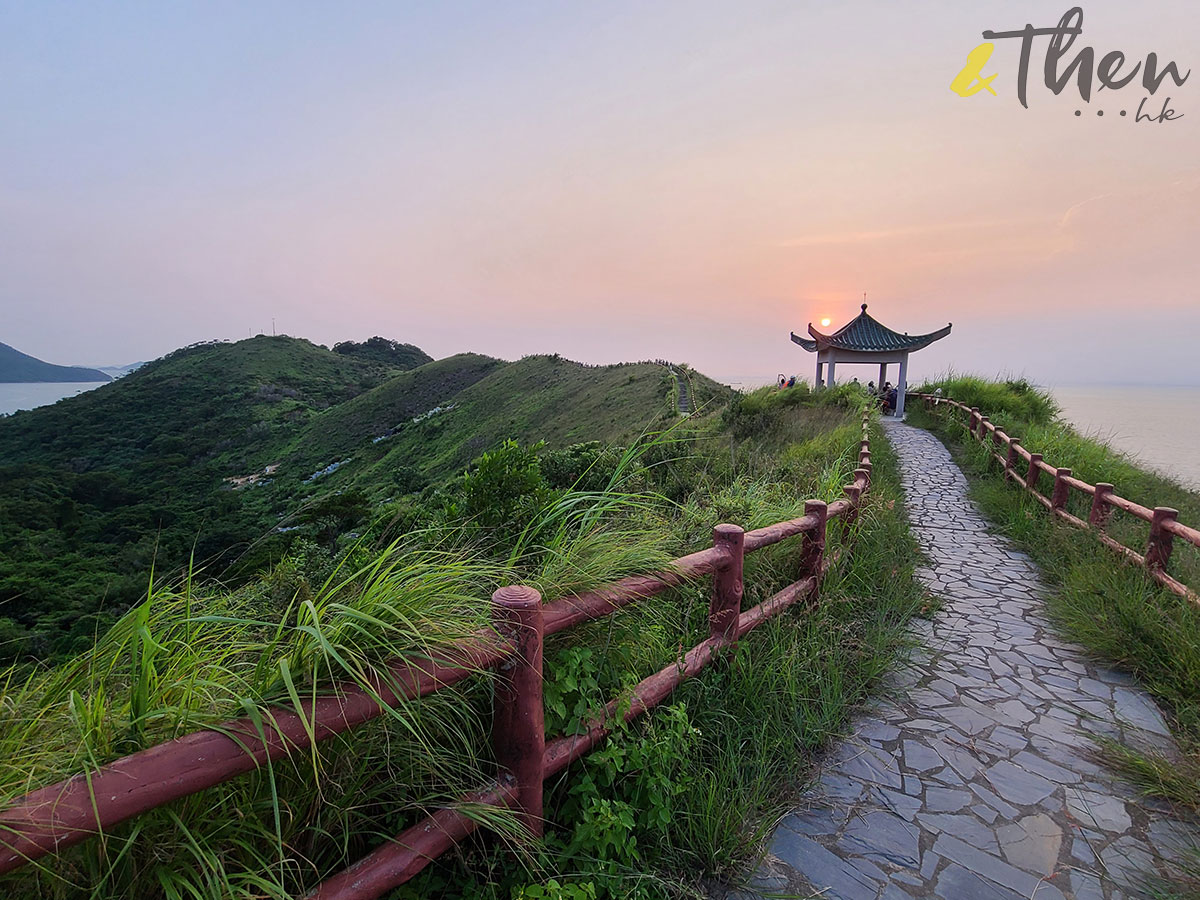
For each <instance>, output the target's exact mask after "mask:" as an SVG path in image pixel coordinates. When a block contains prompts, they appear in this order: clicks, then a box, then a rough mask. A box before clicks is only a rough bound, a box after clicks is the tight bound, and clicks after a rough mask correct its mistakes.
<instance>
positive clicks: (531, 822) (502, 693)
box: [492, 585, 546, 836]
mask: <svg viewBox="0 0 1200 900" xmlns="http://www.w3.org/2000/svg"><path fill="white" fill-rule="evenodd" d="M492 604H493V609H492V615H493V621H494V623H495V627H496V631H497V632H499V634H500V636H501V637H503V638H505V639H507V640H509V641H512V642H513V645H514V650H513V655H512V656H510V657H509V658H508V659H507V660H505V661H504V662H502V663H501V664H500V666H499V678H498V679H497V680H496V688H495V710H494V712H493V724H492V742H493V746H494V748H495V752H496V762H497V763H498V764H499V766H500V769H501V772H502V773H507V774H508V775H509V776H510V777H511V778H513V779H514V780H515V781H516V783H517V800H516V812H517V813H518V815H519V817H520V818H521V821H522V822H523V824H524V825H525V827H526V828H528V829H529V832H530V834H533V835H537V836H541V834H542V825H543V819H542V780H543V778H544V777H545V770H544V768H543V756H544V755H545V751H546V716H545V709H544V707H543V705H542V638H543V636H544V633H545V629H544V625H543V619H542V596H541V594H539V593H538V592H537V591H536V590H534V589H533V588H531V587H524V586H520V585H513V586H510V587H502V588H500V589H499V590H498V591H496V592H495V593H494V594H492Z"/></svg>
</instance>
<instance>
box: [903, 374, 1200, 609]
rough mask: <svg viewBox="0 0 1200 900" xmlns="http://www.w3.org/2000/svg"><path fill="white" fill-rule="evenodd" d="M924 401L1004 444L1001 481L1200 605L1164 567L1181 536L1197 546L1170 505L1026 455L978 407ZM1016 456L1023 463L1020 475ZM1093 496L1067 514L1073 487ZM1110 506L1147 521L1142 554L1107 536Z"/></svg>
mask: <svg viewBox="0 0 1200 900" xmlns="http://www.w3.org/2000/svg"><path fill="white" fill-rule="evenodd" d="M917 396H919V397H921V398H922V399H923V400H924V401H925V408H926V409H929V410H932V411H936V410H937V409H939V408H941V407H945V408H947V409H952V410H957V411H959V412H961V413H963V414H964V415H963V421H961V423H960V424H962V425H963V426H964V427H965V428H966V429H967V433H968V434H970V435H971V437H973V438H975V440H977V441H979V442H980V443H982V444H985V445H986V444H987V443H988V441H989V433H990V441H991V443H992V445H993V446H995V447H1004V448H1006V449H1005V452H1004V453H998V452H996V451H994V450H992V451H990V452H991V455H992V456H993V457H994V458H995V459H996V461H997V462H999V463H1000V465H1001V466H1002V467H1003V469H1004V477H1005V479H1011V480H1012V481H1015V482H1016V483H1018V484H1020V485H1021V486H1022V487H1024V488H1025V490H1027V491H1028V492H1029V493H1030V494H1032V495H1033V497H1034V498H1035V499H1036V500H1037V501H1038V502H1039V503H1040V504H1042V506H1044V507H1046V509H1048V510H1050V512H1051V513H1052V514H1053V515H1055V516H1057V517H1058V518H1060V519H1062V520H1063V521H1064V522H1067V523H1069V524H1071V525H1074V526H1075V527H1076V528H1082V529H1084V530H1087V531H1090V532H1092V533H1093V534H1094V535H1095V536H1096V538H1097V539H1098V540H1099V541H1100V542H1101V543H1102V544H1104V546H1106V547H1108V548H1109V549H1110V550H1112V551H1114V552H1115V553H1119V554H1120V555H1121V556H1123V557H1124V558H1125V559H1127V560H1129V561H1130V562H1133V563H1136V564H1137V565H1139V566H1143V567H1145V569H1146V571H1147V572H1148V573H1149V575H1150V577H1151V578H1153V579H1154V580H1155V581H1157V582H1158V583H1159V584H1161V585H1163V586H1164V587H1166V588H1167V589H1168V590H1170V591H1172V592H1173V593H1175V594H1178V595H1179V596H1180V597H1186V598H1187V599H1189V600H1191V601H1192V602H1193V603H1200V596H1197V594H1196V592H1195V591H1193V590H1192V589H1191V588H1189V587H1188V586H1187V585H1186V584H1184V583H1183V582H1181V581H1180V580H1179V579H1177V578H1173V577H1172V576H1171V575H1170V574H1169V573H1168V571H1167V568H1168V564H1169V562H1170V560H1171V551H1172V549H1173V547H1174V539H1175V538H1182V539H1183V540H1185V541H1187V542H1188V543H1189V544H1191V545H1192V546H1194V547H1200V531H1197V530H1196V529H1195V528H1190V527H1188V526H1187V525H1184V524H1183V523H1182V522H1180V521H1179V520H1178V518H1179V511H1178V510H1175V509H1172V508H1170V507H1168V506H1158V507H1155V508H1154V509H1150V508H1149V507H1146V506H1142V505H1141V504H1140V503H1135V502H1134V501H1132V500H1127V499H1125V498H1124V497H1121V496H1119V495H1118V494H1116V493H1114V487H1113V485H1111V484H1106V483H1103V482H1101V483H1100V484H1088V483H1087V482H1086V481H1082V480H1080V479H1078V478H1076V477H1074V475H1072V474H1071V470H1070V469H1064V468H1058V467H1055V466H1052V465H1050V464H1049V463H1047V462H1046V461H1045V460H1044V459H1043V458H1042V454H1040V453H1030V452H1029V451H1028V450H1026V449H1025V448H1024V447H1023V446H1021V442H1020V440H1019V439H1018V438H1015V437H1012V436H1011V435H1009V434H1007V433H1006V432H1004V431H1002V430H1001V429H999V428H997V427H996V426H995V425H994V424H993V423H992V422H991V421H990V420H989V419H988V417H987V416H984V415H982V414H981V413H980V411H979V408H978V407H974V406H972V407H968V406H966V405H965V404H962V403H959V402H958V401H957V400H951V399H949V398H947V397H938V396H935V395H933V394H918V395H917ZM1018 460H1022V461H1024V463H1025V466H1024V473H1022V472H1021V466H1020V465H1019V463H1018ZM1043 473H1045V474H1046V475H1048V476H1049V477H1050V478H1051V479H1052V481H1051V490H1050V495H1049V496H1046V494H1044V493H1042V492H1041V491H1039V490H1038V485H1039V483H1040V481H1041V476H1042V474H1043ZM1073 490H1074V491H1078V492H1079V493H1081V494H1085V495H1088V496H1090V497H1091V498H1092V503H1091V509H1090V511H1089V512H1088V517H1087V519H1081V518H1079V517H1078V516H1074V515H1072V514H1071V513H1069V512H1067V501H1068V500H1069V499H1070V494H1071V491H1073ZM1113 509H1119V510H1122V511H1124V512H1126V513H1129V514H1130V515H1131V516H1133V517H1134V518H1137V519H1141V520H1142V521H1143V522H1147V523H1149V525H1150V537H1149V540H1148V541H1147V542H1146V549H1145V552H1144V553H1138V552H1137V551H1136V550H1134V549H1133V548H1131V547H1126V546H1125V545H1124V544H1122V543H1121V542H1120V541H1118V540H1116V539H1115V538H1113V537H1112V536H1111V535H1109V534H1108V533H1107V532H1106V531H1105V529H1106V528H1107V527H1108V523H1109V520H1110V519H1111V517H1112V511H1113Z"/></svg>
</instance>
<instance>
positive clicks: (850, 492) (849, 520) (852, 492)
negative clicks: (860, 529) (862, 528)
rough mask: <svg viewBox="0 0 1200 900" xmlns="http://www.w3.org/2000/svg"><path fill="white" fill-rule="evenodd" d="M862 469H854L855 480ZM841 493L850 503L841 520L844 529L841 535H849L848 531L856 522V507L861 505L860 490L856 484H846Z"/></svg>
mask: <svg viewBox="0 0 1200 900" xmlns="http://www.w3.org/2000/svg"><path fill="white" fill-rule="evenodd" d="M861 471H863V470H862V469H855V470H854V475H855V478H857V477H858V473H859V472H861ZM842 493H843V494H845V495H846V499H847V500H849V501H850V508H849V509H848V510H846V515H845V517H844V518H843V519H842V522H843V523H844V524H845V527H844V528H843V529H842V533H843V534H849V532H850V529H851V528H853V527H854V523H855V522H857V521H858V507H859V504H860V503H862V488H861V487H860V486H859V485H858V484H848V485H846V486H845V487H843V488H842Z"/></svg>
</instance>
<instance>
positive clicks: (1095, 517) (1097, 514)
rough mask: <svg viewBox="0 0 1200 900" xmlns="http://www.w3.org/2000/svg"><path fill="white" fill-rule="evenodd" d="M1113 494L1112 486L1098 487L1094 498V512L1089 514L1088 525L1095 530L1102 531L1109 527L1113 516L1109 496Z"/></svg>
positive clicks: (1100, 485)
mask: <svg viewBox="0 0 1200 900" xmlns="http://www.w3.org/2000/svg"><path fill="white" fill-rule="evenodd" d="M1112 492H1113V486H1112V485H1111V484H1104V483H1101V484H1098V485H1096V493H1095V494H1094V495H1093V496H1092V511H1091V512H1090V513H1088V524H1089V525H1091V526H1092V527H1093V528H1099V529H1100V530H1101V531H1103V530H1104V527H1105V526H1106V525H1108V519H1109V516H1111V515H1112V506H1110V505H1109V502H1108V495H1109V494H1111V493H1112Z"/></svg>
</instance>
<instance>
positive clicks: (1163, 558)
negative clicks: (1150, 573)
mask: <svg viewBox="0 0 1200 900" xmlns="http://www.w3.org/2000/svg"><path fill="white" fill-rule="evenodd" d="M1178 518H1179V510H1177V509H1171V507H1169V506H1156V507H1154V512H1153V513H1152V514H1151V516H1150V541H1149V543H1148V544H1147V545H1146V568H1147V569H1151V570H1156V571H1159V572H1165V571H1166V570H1167V563H1168V562H1170V561H1171V550H1172V549H1173V548H1174V543H1175V535H1173V534H1171V532H1169V531H1167V530H1166V529H1164V528H1163V526H1164V525H1166V524H1167V523H1168V522H1174V521H1175V520H1176V519H1178Z"/></svg>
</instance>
